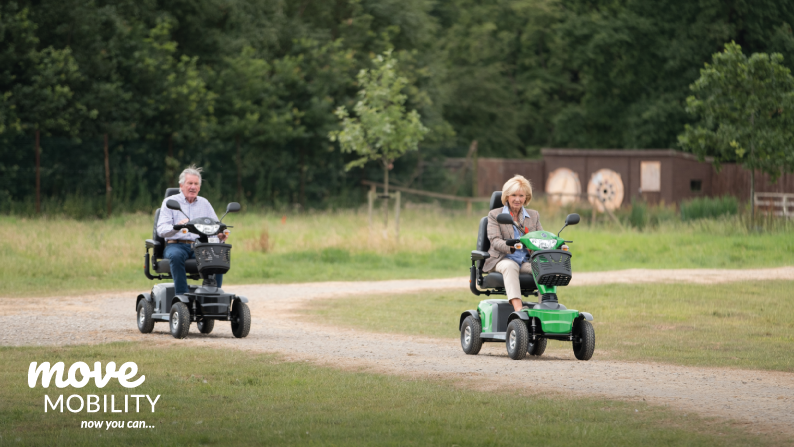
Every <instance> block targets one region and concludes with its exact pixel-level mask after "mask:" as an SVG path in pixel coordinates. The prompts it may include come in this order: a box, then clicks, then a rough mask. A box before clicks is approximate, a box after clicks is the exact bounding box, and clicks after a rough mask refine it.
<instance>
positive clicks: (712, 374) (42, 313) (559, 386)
mask: <svg viewBox="0 0 794 447" xmlns="http://www.w3.org/2000/svg"><path fill="white" fill-rule="evenodd" d="M673 278H675V280H677V281H687V282H695V283H718V282H729V281H743V280H750V279H752V280H761V279H786V280H794V267H783V268H778V269H763V270H758V271H751V270H740V271H734V270H666V271H659V270H625V271H619V272H606V273H578V274H577V275H576V276H575V277H574V282H573V283H572V285H592V284H605V283H625V282H669V281H671V280H672V279H673ZM467 287H468V278H453V279H443V280H411V281H381V282H347V283H345V282H332V283H309V284H286V285H255V286H254V285H248V286H235V287H232V286H227V289H228V290H229V291H234V292H235V293H238V294H240V295H245V296H247V297H248V298H249V299H250V300H251V302H250V305H251V310H252V315H253V323H252V329H251V334H250V335H249V336H248V338H246V339H243V340H237V339H234V338H233V337H232V335H231V331H230V329H229V327H228V324H227V323H218V324H217V325H216V329H215V332H213V334H211V335H209V336H202V335H199V334H198V331H197V330H196V329H195V326H193V327H191V333H190V335H189V337H188V339H187V340H174V339H173V338H172V337H171V336H170V333H168V326H167V325H166V323H158V324H157V325H156V326H155V333H154V334H150V335H142V334H140V333H139V332H138V330H137V328H136V326H135V309H134V296H135V295H136V293H130V294H123V295H122V294H114V295H94V296H78V297H59V298H37V299H30V298H25V299H22V298H3V300H4V302H5V304H6V305H4V306H2V308H0V309H2V310H0V328H2V331H1V332H0V345H4V346H9V345H10V346H21V345H34V346H36V345H64V344H83V343H103V342H110V341H121V340H129V341H142V340H148V341H155V340H156V341H157V342H158V343H183V344H184V343H188V344H193V345H197V344H198V345H207V346H223V347H227V348H228V347H233V348H238V349H244V350H251V351H262V352H277V353H280V354H283V355H285V356H286V357H287V358H289V359H294V360H310V361H313V362H316V363H318V364H325V365H330V366H333V367H337V368H346V369H359V368H365V369H367V370H371V371H375V372H383V373H390V374H403V375H414V376H430V377H447V378H460V379H464V380H463V383H466V384H468V385H469V386H477V387H481V388H482V387H486V388H487V387H494V388H496V387H504V386H511V387H516V386H518V387H522V388H524V390H525V391H527V392H549V391H551V392H561V393H566V394H573V395H597V396H604V397H608V398H617V399H623V400H638V401H642V400H645V401H647V402H648V403H651V404H660V405H669V406H671V407H675V408H678V409H680V410H682V411H684V412H695V413H698V414H701V415H704V416H716V417H720V418H725V419H731V420H734V421H735V422H736V423H737V424H747V428H748V430H749V431H751V432H764V433H770V434H773V433H774V434H783V435H790V436H792V437H794V374H791V373H781V372H766V371H752V370H735V369H719V368H693V367H682V366H671V365H664V364H653V363H634V362H616V361H606V360H599V358H598V349H599V347H598V345H597V346H596V355H595V356H594V357H593V359H592V360H590V361H589V362H580V361H576V360H575V359H574V358H573V355H572V353H571V352H570V350H566V351H562V350H551V351H548V352H547V354H544V356H543V357H541V358H540V359H529V358H528V359H526V360H524V361H519V362H515V361H511V360H509V359H508V358H507V356H506V354H505V349H504V346H503V345H502V344H501V343H498V344H497V343H493V344H486V345H485V347H483V351H482V352H481V354H480V355H478V356H466V355H464V354H463V352H462V351H461V349H460V346H459V343H458V341H457V340H440V339H430V340H428V339H423V338H418V337H410V336H395V335H385V334H373V333H367V332H361V331H356V330H351V329H346V328H336V327H330V326H321V325H317V324H316V322H315V321H309V320H308V319H306V318H302V317H301V314H300V310H301V309H302V308H305V304H306V302H307V301H308V300H310V299H333V298H337V297H343V296H350V295H354V294H377V293H400V292H409V291H416V290H432V289H447V290H449V289H460V290H465V289H466V288H467ZM11 302H13V303H11ZM9 304H10V305H9ZM89 312H91V313H94V315H92V316H91V318H86V316H87V313H89ZM97 316H99V317H98V318H97ZM471 379H476V381H475V380H471ZM528 379H529V380H528ZM475 383H476V385H475ZM508 384H509V385H508Z"/></svg>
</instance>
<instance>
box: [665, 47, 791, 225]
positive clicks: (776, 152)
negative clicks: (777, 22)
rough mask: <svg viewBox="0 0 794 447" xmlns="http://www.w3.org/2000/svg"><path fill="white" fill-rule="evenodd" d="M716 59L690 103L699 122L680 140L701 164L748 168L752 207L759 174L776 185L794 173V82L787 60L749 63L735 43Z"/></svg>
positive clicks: (763, 58)
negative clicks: (708, 158) (706, 161)
mask: <svg viewBox="0 0 794 447" xmlns="http://www.w3.org/2000/svg"><path fill="white" fill-rule="evenodd" d="M712 59H713V63H712V64H706V66H705V68H703V69H701V70H700V78H699V79H698V80H697V81H695V83H694V84H692V85H691V87H690V88H691V89H692V91H693V92H695V95H693V96H690V97H689V98H687V111H688V112H689V113H691V114H693V115H696V116H698V117H699V118H700V123H698V124H697V125H695V126H690V125H687V126H685V131H684V133H683V134H682V135H681V136H679V141H680V143H681V145H682V146H683V147H684V148H685V149H687V150H689V151H691V152H693V153H695V154H697V155H698V157H699V158H700V159H701V160H703V158H704V157H706V156H711V157H714V164H715V165H716V166H717V167H719V164H720V163H722V162H733V161H735V162H737V163H741V164H742V166H744V168H746V169H749V170H750V201H751V203H752V201H753V200H754V195H755V170H756V169H757V170H759V171H761V172H765V173H767V174H769V176H770V177H771V178H772V179H773V181H774V180H777V178H778V176H779V175H780V174H781V170H785V171H788V172H791V171H794V127H792V126H794V78H793V77H792V76H791V71H790V70H789V69H788V68H786V67H785V66H783V56H782V55H780V54H777V53H773V54H772V55H768V54H765V53H755V54H753V55H752V56H750V57H749V58H748V57H747V56H746V55H745V54H743V53H742V49H741V47H740V46H739V45H737V44H736V43H734V42H731V43H729V44H726V45H725V51H724V52H722V53H717V54H714V56H713V58H712ZM750 216H751V220H752V219H754V218H755V212H754V206H751V214H750Z"/></svg>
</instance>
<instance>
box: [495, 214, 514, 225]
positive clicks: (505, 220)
mask: <svg viewBox="0 0 794 447" xmlns="http://www.w3.org/2000/svg"><path fill="white" fill-rule="evenodd" d="M496 221H497V222H499V223H500V224H502V225H513V216H511V215H509V214H507V213H502V214H499V215H498V216H496Z"/></svg>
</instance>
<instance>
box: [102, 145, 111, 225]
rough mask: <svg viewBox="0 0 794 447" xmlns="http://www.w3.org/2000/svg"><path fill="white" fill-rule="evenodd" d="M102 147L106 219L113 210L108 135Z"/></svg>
mask: <svg viewBox="0 0 794 447" xmlns="http://www.w3.org/2000/svg"><path fill="white" fill-rule="evenodd" d="M103 147H104V149H105V198H106V201H107V206H108V217H110V213H111V212H112V211H113V209H112V203H111V200H112V199H111V194H110V191H111V188H110V155H108V134H105V144H104V146H103Z"/></svg>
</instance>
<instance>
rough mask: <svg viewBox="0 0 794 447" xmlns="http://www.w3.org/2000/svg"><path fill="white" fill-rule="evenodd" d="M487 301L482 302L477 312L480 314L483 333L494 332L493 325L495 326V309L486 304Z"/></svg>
mask: <svg viewBox="0 0 794 447" xmlns="http://www.w3.org/2000/svg"><path fill="white" fill-rule="evenodd" d="M483 303H485V301H480V304H479V305H478V306H477V312H478V313H479V314H480V327H481V330H482V332H493V331H492V330H491V325H492V324H493V307H492V306H491V305H490V304H488V303H485V304H484V305H483Z"/></svg>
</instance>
